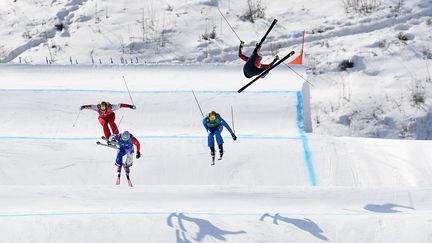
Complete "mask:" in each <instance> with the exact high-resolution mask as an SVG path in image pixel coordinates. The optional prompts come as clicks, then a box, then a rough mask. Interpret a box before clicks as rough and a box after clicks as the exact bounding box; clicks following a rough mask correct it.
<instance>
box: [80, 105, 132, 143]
mask: <svg viewBox="0 0 432 243" xmlns="http://www.w3.org/2000/svg"><path fill="white" fill-rule="evenodd" d="M120 108H131V109H133V110H135V109H136V107H135V105H129V104H122V103H119V104H110V103H109V102H105V101H102V102H101V103H100V104H97V105H83V106H81V108H80V109H81V110H83V109H90V110H94V111H97V112H98V113H99V117H98V118H99V123H100V124H101V125H102V127H103V132H104V134H105V138H106V139H109V138H110V137H111V131H110V129H109V128H108V124H109V126H110V127H111V130H112V133H113V134H118V133H119V131H118V128H117V125H116V124H115V122H114V120H115V113H114V111H115V110H118V109H120Z"/></svg>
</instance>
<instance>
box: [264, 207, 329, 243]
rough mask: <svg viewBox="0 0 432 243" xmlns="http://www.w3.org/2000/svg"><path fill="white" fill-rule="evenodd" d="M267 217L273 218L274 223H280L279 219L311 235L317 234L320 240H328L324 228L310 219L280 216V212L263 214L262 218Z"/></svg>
mask: <svg viewBox="0 0 432 243" xmlns="http://www.w3.org/2000/svg"><path fill="white" fill-rule="evenodd" d="M267 217H269V218H272V219H273V224H277V225H279V223H278V221H282V222H285V223H288V224H292V225H294V226H296V227H297V228H299V229H301V230H304V231H306V232H308V233H310V234H311V235H313V236H315V237H316V238H318V239H320V240H325V241H328V238H327V237H326V236H325V235H324V234H323V233H324V232H323V231H322V229H321V228H320V227H319V226H318V225H317V224H316V223H315V222H313V221H312V220H310V219H306V218H305V219H296V218H286V217H282V216H280V215H279V214H278V213H277V214H275V215H274V216H272V215H270V214H268V213H266V214H264V215H263V216H261V218H260V220H261V221H264V220H265V218H267Z"/></svg>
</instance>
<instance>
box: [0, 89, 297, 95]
mask: <svg viewBox="0 0 432 243" xmlns="http://www.w3.org/2000/svg"><path fill="white" fill-rule="evenodd" d="M0 92H30V93H37V92H54V93H57V92H64V93H79V92H82V93H117V94H124V93H127V91H126V90H99V89H0ZM130 92H131V93H132V94H181V93H185V94H186V93H190V92H191V90H136V91H130ZM194 92H195V93H198V94H237V91H235V90H194ZM297 92H298V91H293V90H261V91H244V92H243V93H250V94H289V93H297Z"/></svg>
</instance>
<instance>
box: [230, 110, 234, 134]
mask: <svg viewBox="0 0 432 243" xmlns="http://www.w3.org/2000/svg"><path fill="white" fill-rule="evenodd" d="M231 122H232V126H233V133H234V134H235V126H234V111H233V107H232V106H231Z"/></svg>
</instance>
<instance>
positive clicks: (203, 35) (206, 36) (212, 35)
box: [201, 26, 217, 40]
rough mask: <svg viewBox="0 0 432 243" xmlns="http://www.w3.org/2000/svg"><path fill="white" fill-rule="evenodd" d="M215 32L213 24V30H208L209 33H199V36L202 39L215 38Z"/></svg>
mask: <svg viewBox="0 0 432 243" xmlns="http://www.w3.org/2000/svg"><path fill="white" fill-rule="evenodd" d="M216 37H217V34H216V26H213V30H212V31H210V32H209V33H204V34H202V35H201V38H202V39H203V40H210V39H216Z"/></svg>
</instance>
